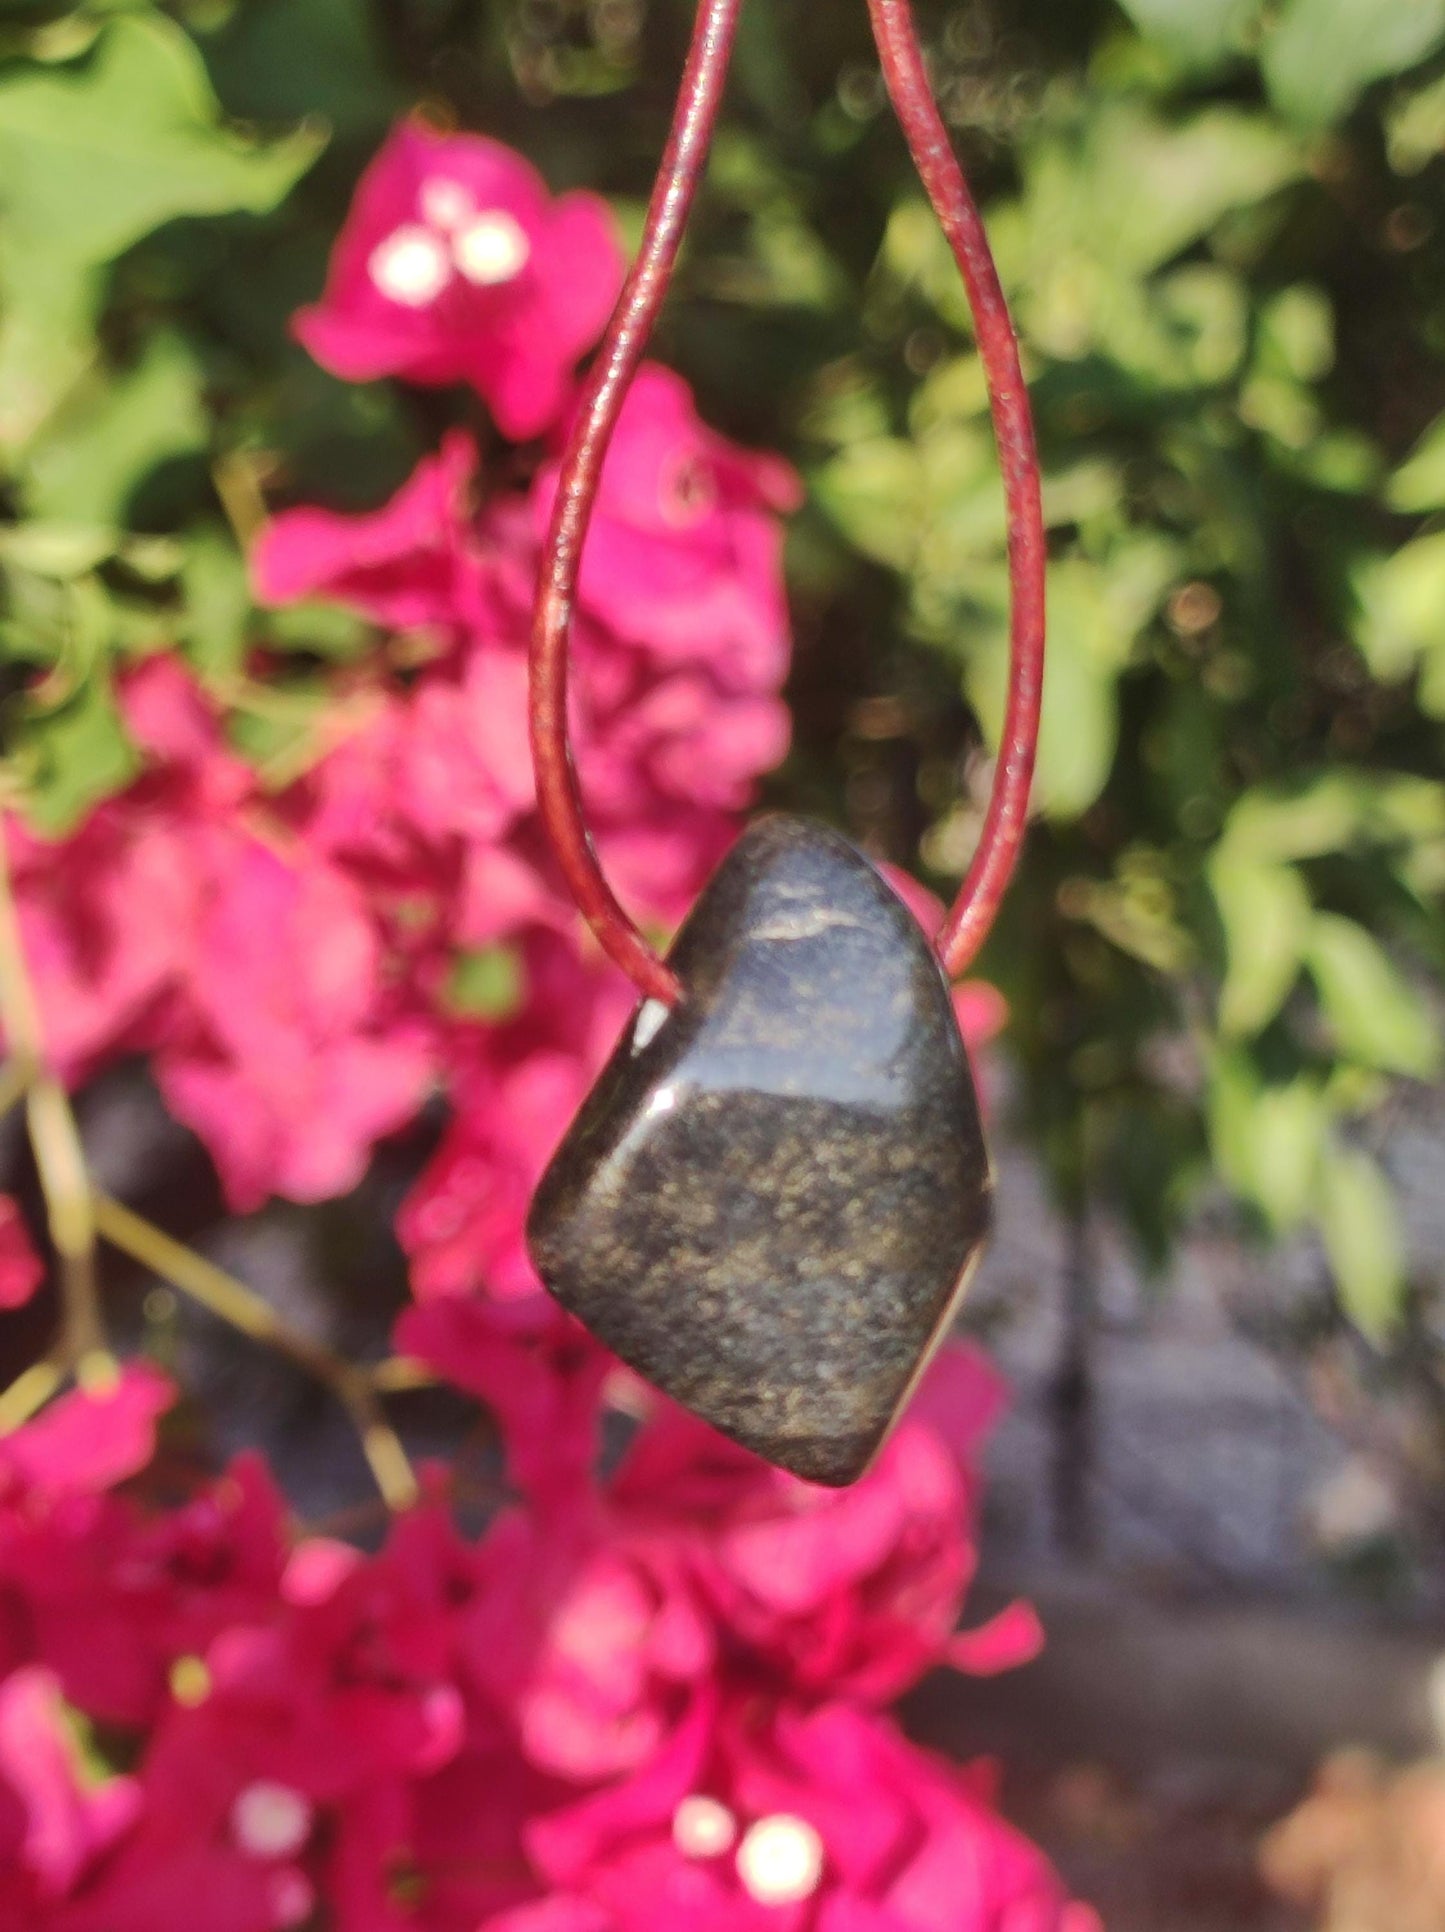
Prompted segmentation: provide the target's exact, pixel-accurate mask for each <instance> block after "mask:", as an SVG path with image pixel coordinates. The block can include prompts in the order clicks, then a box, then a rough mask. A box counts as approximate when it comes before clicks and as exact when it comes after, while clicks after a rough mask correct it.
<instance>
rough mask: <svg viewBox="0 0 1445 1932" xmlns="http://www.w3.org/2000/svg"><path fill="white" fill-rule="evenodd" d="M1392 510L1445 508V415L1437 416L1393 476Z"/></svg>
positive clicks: (1390, 489) (1389, 491)
mask: <svg viewBox="0 0 1445 1932" xmlns="http://www.w3.org/2000/svg"><path fill="white" fill-rule="evenodd" d="M1386 500H1387V501H1388V503H1389V505H1390V507H1391V509H1392V510H1414V511H1425V510H1440V509H1445V416H1437V417H1436V418H1435V420H1434V422H1433V423H1431V425H1430V427H1429V428H1428V429H1427V430H1426V431H1425V433H1424V435H1423V436H1422V437H1421V438H1420V440H1419V442H1418V443H1416V445H1415V447H1414V449H1412V450H1411V452H1410V454H1409V455H1408V456H1407V457H1406V458H1405V461H1404V462H1403V463H1402V464H1401V465H1400V467H1399V469H1397V470H1396V471H1395V474H1394V475H1393V476H1392V477H1391V478H1390V484H1389V489H1388V491H1387V492H1386Z"/></svg>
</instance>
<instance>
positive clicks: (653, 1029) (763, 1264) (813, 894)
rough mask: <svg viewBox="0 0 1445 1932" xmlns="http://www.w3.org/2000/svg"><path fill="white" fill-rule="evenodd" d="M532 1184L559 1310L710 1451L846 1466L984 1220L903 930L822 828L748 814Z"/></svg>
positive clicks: (838, 1475)
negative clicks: (702, 1426) (660, 980)
mask: <svg viewBox="0 0 1445 1932" xmlns="http://www.w3.org/2000/svg"><path fill="white" fill-rule="evenodd" d="M670 957H671V962H672V965H673V966H674V968H675V969H676V971H677V973H678V975H679V977H680V978H681V980H682V983H683V985H684V987H685V988H686V994H685V997H684V999H683V1000H682V1002H681V1003H680V1004H679V1005H678V1006H676V1007H675V1008H673V1009H671V1010H669V1009H667V1008H666V1007H663V1006H661V1005H660V1004H659V1003H657V1002H656V1001H644V1002H643V1003H642V1005H641V1006H639V1008H638V1009H637V1011H636V1013H635V1014H634V1015H633V1018H632V1021H631V1023H630V1024H629V1026H628V1028H627V1030H626V1031H625V1033H624V1034H623V1036H622V1039H621V1041H620V1042H619V1044H618V1047H617V1050H616V1052H615V1053H614V1054H613V1056H612V1059H611V1060H610V1061H609V1062H608V1064H607V1066H606V1067H605V1069H604V1070H603V1072H602V1074H601V1076H600V1077H599V1079H598V1081H597V1084H596V1086H595V1087H594V1088H593V1090H592V1092H591V1094H590V1095H589V1096H588V1098H587V1100H586V1101H585V1102H584V1104H583V1107H582V1110H581V1112H580V1113H579V1115H578V1117H577V1119H576V1120H575V1121H574V1123H573V1125H572V1127H571V1129H570V1130H569V1132H568V1134H567V1137H566V1139H565V1140H564V1142H563V1144H562V1146H561V1148H560V1149H559V1150H558V1152H557V1154H556V1156H555V1158H554V1159H553V1161H552V1164H551V1166H550V1167H549V1169H548V1171H547V1173H546V1174H545V1175H544V1177H543V1179H542V1183H541V1185H540V1187H539V1188H538V1190H537V1194H536V1197H535V1199H534V1201H533V1204H532V1210H531V1214H530V1217H529V1221H528V1239H529V1242H530V1246H531V1251H532V1256H533V1259H534V1260H535V1262H536V1265H537V1269H538V1272H539V1273H540V1274H541V1276H542V1279H543V1280H544V1281H545V1282H546V1283H547V1286H548V1287H549V1288H550V1289H551V1290H552V1292H553V1294H554V1295H556V1297H557V1299H558V1300H559V1301H560V1302H561V1303H562V1304H563V1305H564V1306H565V1307H567V1308H569V1309H570V1310H571V1311H572V1313H573V1314H574V1315H577V1316H578V1317H579V1318H580V1319H581V1320H582V1321H583V1322H585V1323H586V1325H587V1326H588V1327H589V1328H590V1329H591V1330H592V1331H593V1333H594V1334H595V1335H597V1336H598V1337H599V1338H600V1339H601V1340H602V1341H603V1342H605V1343H606V1344H607V1345H608V1346H609V1347H610V1348H612V1349H614V1350H615V1351H616V1352H617V1354H619V1355H620V1356H621V1357H622V1359H623V1360H624V1361H625V1362H627V1363H629V1364H630V1365H631V1366H632V1367H633V1368H635V1369H637V1370H638V1371H639V1372H640V1373H641V1374H642V1375H644V1376H646V1377H647V1378H648V1379H649V1380H650V1381H652V1382H654V1383H656V1384H657V1386H658V1387H659V1388H661V1389H663V1390H665V1391H666V1393H667V1394H669V1395H671V1396H672V1397H674V1398H675V1399H676V1400H677V1401H679V1402H681V1403H684V1404H685V1405H686V1406H687V1407H688V1408H690V1409H693V1410H694V1411H696V1413H697V1414H699V1415H701V1416H702V1417H703V1418H704V1419H705V1420H706V1421H708V1422H710V1423H712V1424H713V1425H714V1426H715V1427H716V1428H718V1429H720V1430H722V1431H723V1432H724V1433H725V1434H726V1435H729V1436H732V1437H733V1438H734V1439H735V1440H737V1441H739V1442H741V1443H743V1444H745V1445H746V1446H747V1447H748V1448H750V1449H753V1450H756V1451H757V1452H758V1453H759V1454H760V1455H763V1456H766V1457H767V1458H768V1459H769V1460H770V1461H772V1462H775V1463H778V1464H780V1465H782V1466H783V1467H784V1468H786V1469H791V1470H793V1471H794V1472H795V1473H796V1474H798V1475H801V1476H805V1477H808V1478H809V1479H811V1480H812V1481H815V1482H824V1483H835V1484H842V1483H848V1482H852V1481H854V1480H855V1479H856V1478H857V1477H858V1476H859V1475H861V1474H862V1473H863V1471H864V1469H865V1468H866V1467H867V1465H868V1463H869V1461H870V1460H871V1458H872V1456H873V1454H874V1453H875V1452H876V1450H877V1448H878V1447H879V1445H880V1443H881V1442H882V1440H883V1438H884V1436H885V1435H886V1433H887V1430H888V1427H889V1425H890V1423H891V1422H892V1421H893V1420H894V1418H895V1416H896V1415H897V1413H898V1411H899V1409H900V1408H901V1406H902V1404H903V1403H904V1401H905V1400H906V1398H907V1395H908V1393H909V1392H910V1390H911V1388H912V1385H913V1382H914V1380H915V1377H916V1375H917V1373H918V1371H919V1369H920V1367H921V1365H922V1364H923V1362H924V1361H925V1360H926V1359H927V1356H928V1354H929V1352H930V1350H931V1347H932V1345H933V1343H934V1341H935V1340H936V1339H937V1338H938V1336H939V1334H940V1333H941V1331H942V1329H943V1328H944V1326H945V1325H946V1323H947V1320H948V1318H949V1316H950V1315H951V1313H952V1312H953V1309H954V1306H955V1303H956V1301H957V1299H958V1296H959V1295H960V1293H961V1291H962V1286H963V1283H964V1281H965V1279H966V1277H967V1274H968V1272H969V1269H970V1267H971V1265H972V1263H973V1261H974V1259H975V1258H976V1256H977V1254H978V1252H979V1250H980V1248H981V1246H982V1243H983V1239H984V1236H985V1234H986V1232H987V1229H988V1223H989V1205H990V1177H989V1170H988V1160H987V1155H986V1153H985V1150H984V1142H983V1134H982V1130H981V1127H980V1123H979V1114H978V1103H977V1100H976V1098H975V1095H974V1089H973V1082H972V1079H971V1076H970V1074H969V1069H968V1062H967V1059H966V1057H965V1055H964V1050H963V1043H962V1041H961V1040H960V1038H959V1034H958V1028H957V1025H956V1023H955V1020H954V1015H953V1008H952V1004H951V1002H950V999H949V995H948V989H947V986H946V985H945V983H944V980H943V976H942V974H941V972H940V970H939V967H938V964H937V962H936V960H935V958H934V956H933V953H932V951H931V950H930V948H929V946H928V944H927V942H926V941H925V939H924V936H923V934H922V932H921V931H920V930H919V928H918V926H917V924H916V922H915V921H914V919H913V918H912V916H911V915H910V913H909V912H908V911H907V909H906V908H905V907H904V906H903V904H902V903H901V901H900V900H899V899H898V897H897V896H896V894H895V893H894V892H893V891H892V890H891V889H890V888H889V887H888V885H887V884H885V882H884V881H883V880H882V879H881V878H880V877H879V876H878V874H877V873H876V872H875V871H874V870H873V868H872V867H871V866H870V865H869V864H868V862H867V861H866V860H865V859H863V858H862V857H861V856H860V855H859V854H858V853H857V852H855V851H854V850H853V848H852V847H851V846H850V845H849V844H848V843H847V842H846V840H844V839H843V838H841V837H840V836H839V835H838V834H837V833H835V832H832V831H830V830H828V829H827V828H826V827H824V826H821V825H815V824H811V823H809V822H807V821H805V820H801V819H794V818H786V817H770V818H763V819H760V820H758V821H757V822H756V823H755V824H754V825H753V826H751V827H750V828H749V830H748V831H747V832H746V833H745V834H744V835H743V837H742V838H741V839H740V840H739V842H738V844H737V845H736V846H735V847H734V848H733V850H732V851H731V852H730V853H729V855H728V856H727V858H726V859H725V860H724V861H723V863H722V865H721V866H720V867H719V868H718V871H717V872H716V873H715V874H714V876H713V878H712V880H711V881H710V883H709V885H708V886H707V888H706V890H705V891H704V892H703V894H702V896H701V897H700V898H699V900H698V902H697V905H696V906H695V907H694V909H693V912H692V914H691V916H690V917H689V919H688V921H687V923H686V925H685V926H684V927H683V929H682V931H681V933H680V934H679V935H678V938H677V942H676V944H675V945H674V947H673V949H672V953H671V955H670Z"/></svg>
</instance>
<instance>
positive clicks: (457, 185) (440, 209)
mask: <svg viewBox="0 0 1445 1932" xmlns="http://www.w3.org/2000/svg"><path fill="white" fill-rule="evenodd" d="M475 213H476V204H475V202H474V201H473V200H472V198H471V196H470V194H468V192H467V190H466V189H465V188H464V187H463V186H462V184H461V182H460V181H445V180H443V179H441V178H440V177H438V178H435V179H433V180H431V181H423V183H422V184H421V216H422V220H423V221H424V222H426V223H427V225H428V226H429V227H431V228H440V229H441V230H442V231H443V233H445V234H448V235H449V234H451V232H452V230H453V229H454V228H465V227H466V225H467V223H468V222H469V221H470V220H471V218H472V216H473V215H474V214H475Z"/></svg>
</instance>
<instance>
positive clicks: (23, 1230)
mask: <svg viewBox="0 0 1445 1932" xmlns="http://www.w3.org/2000/svg"><path fill="white" fill-rule="evenodd" d="M44 1279H45V1264H44V1262H43V1261H42V1260H41V1259H40V1256H39V1255H38V1254H37V1253H36V1252H35V1247H34V1244H33V1243H32V1241H31V1239H30V1231H29V1229H28V1228H27V1227H26V1225H25V1217H24V1215H23V1214H22V1213H21V1212H20V1203H19V1202H18V1201H17V1200H16V1199H15V1197H14V1195H13V1194H0V1308H23V1307H24V1306H25V1304H26V1302H27V1301H29V1299H30V1297H31V1296H32V1295H33V1294H34V1293H35V1290H36V1289H37V1288H38V1287H39V1286H40V1284H41V1282H42V1281H44Z"/></svg>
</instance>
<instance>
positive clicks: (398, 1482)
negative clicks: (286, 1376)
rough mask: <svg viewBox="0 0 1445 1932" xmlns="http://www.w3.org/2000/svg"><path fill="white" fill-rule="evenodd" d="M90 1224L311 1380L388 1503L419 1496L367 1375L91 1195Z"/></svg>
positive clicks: (258, 1298) (240, 1287)
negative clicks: (334, 1409) (351, 1431)
mask: <svg viewBox="0 0 1445 1932" xmlns="http://www.w3.org/2000/svg"><path fill="white" fill-rule="evenodd" d="M95 1221H96V1226H97V1227H98V1228H99V1230H100V1232H101V1234H103V1235H104V1237H105V1239H106V1240H107V1241H110V1242H112V1243H113V1244H114V1245H115V1246H116V1247H117V1248H119V1249H121V1251H122V1252H123V1253H125V1254H128V1255H129V1256H130V1257H131V1258H132V1260H134V1261H139V1262H140V1263H141V1264H142V1265H143V1266H145V1267H147V1268H150V1269H151V1270H152V1271H153V1272H154V1273H155V1274H157V1275H159V1276H161V1277H162V1279H164V1280H165V1281H168V1282H169V1283H170V1284H171V1286H172V1287H173V1288H178V1289H179V1290H180V1291H181V1293H182V1294H184V1295H189V1296H190V1298H191V1300H192V1301H194V1302H196V1303H198V1304H199V1305H200V1306H201V1307H202V1308H205V1309H208V1310H209V1311H210V1313H211V1314H213V1315H215V1316H216V1317H217V1319H218V1320H220V1321H223V1322H226V1323H227V1324H228V1325H229V1326H230V1327H232V1328H235V1329H238V1330H239V1331H240V1332H241V1333H242V1334H243V1335H248V1336H249V1337H250V1338H251V1340H252V1341H254V1342H260V1343H262V1344H263V1345H265V1346H267V1347H270V1348H275V1349H278V1350H279V1351H280V1352H281V1353H282V1354H283V1355H289V1356H290V1358H291V1360H292V1361H293V1362H295V1363H297V1365H298V1366H299V1367H301V1368H304V1369H305V1370H306V1371H307V1372H308V1373H309V1374H311V1375H314V1376H315V1377H316V1379H317V1381H319V1382H322V1383H324V1384H325V1385H326V1387H328V1388H329V1389H330V1390H331V1391H332V1393H333V1394H334V1395H335V1396H336V1398H337V1400H338V1401H339V1402H341V1404H342V1405H343V1406H344V1408H345V1409H346V1412H347V1414H348V1415H349V1416H350V1417H351V1419H352V1421H353V1423H354V1424H355V1426H356V1431H357V1434H358V1435H359V1436H360V1438H361V1446H362V1450H363V1452H364V1454H365V1456H366V1460H367V1462H368V1464H369V1465H370V1468H371V1473H372V1475H373V1476H374V1477H375V1479H376V1486H377V1488H378V1489H379V1490H380V1491H381V1494H382V1496H383V1498H384V1499H385V1501H386V1503H387V1505H388V1506H389V1507H390V1508H392V1509H407V1508H409V1507H410V1506H411V1505H412V1504H413V1503H414V1502H415V1501H416V1500H417V1497H418V1495H419V1494H420V1491H419V1489H418V1486H417V1480H416V1475H415V1473H414V1471H413V1470H412V1467H411V1464H410V1462H409V1460H408V1458H407V1453H406V1450H405V1449H404V1448H403V1447H402V1443H401V1439H400V1437H399V1436H398V1435H397V1433H396V1431H395V1430H394V1429H393V1428H392V1426H391V1424H390V1423H389V1422H388V1421H387V1419H386V1417H385V1415H384V1414H383V1413H382V1410H381V1404H380V1403H379V1401H378V1400H377V1393H376V1388H375V1386H374V1385H373V1381H372V1377H371V1374H370V1372H369V1371H368V1370H366V1369H364V1368H359V1367H357V1366H356V1365H355V1364H354V1363H351V1362H346V1361H343V1360H342V1359H341V1357H340V1356H338V1355H336V1354H334V1353H333V1352H332V1351H331V1350H330V1349H329V1348H328V1347H327V1346H326V1345H325V1343H324V1342H318V1341H315V1340H314V1339H313V1338H312V1337H311V1336H309V1335H306V1334H303V1333H302V1331H301V1330H300V1329H298V1328H294V1327H292V1325H291V1324H290V1323H289V1322H287V1321H285V1320H284V1319H283V1318H282V1317H281V1316H280V1315H278V1314H277V1313H276V1311H275V1309H274V1308H272V1306H271V1304H270V1303H269V1302H268V1301H267V1300H266V1299H265V1297H264V1296H262V1295H258V1294H257V1293H256V1291H255V1289H254V1288H248V1287H247V1286H246V1284H245V1283H244V1282H242V1281H238V1280H237V1279H236V1277H235V1276H234V1275H231V1274H228V1273H227V1272H226V1270H225V1269H224V1268H218V1267H217V1266H216V1264H215V1263H214V1262H213V1261H208V1260H207V1259H206V1258H205V1256H204V1255H199V1254H197V1253H196V1251H195V1250H194V1248H188V1247H186V1246H185V1245H184V1244H183V1243H182V1242H180V1241H177V1240H175V1239H174V1238H173V1237H172V1236H171V1235H169V1234H166V1233H165V1232H164V1231H163V1230H162V1229H160V1228H158V1227H156V1226H154V1224H153V1223H151V1222H150V1221H147V1220H145V1219H144V1218H143V1217H142V1216H141V1215H139V1214H136V1213H134V1212H132V1210H131V1209H130V1208H128V1207H124V1206H122V1204H121V1203H120V1202H119V1201H116V1200H112V1199H111V1197H110V1196H109V1195H106V1194H97V1195H96V1196H95Z"/></svg>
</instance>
